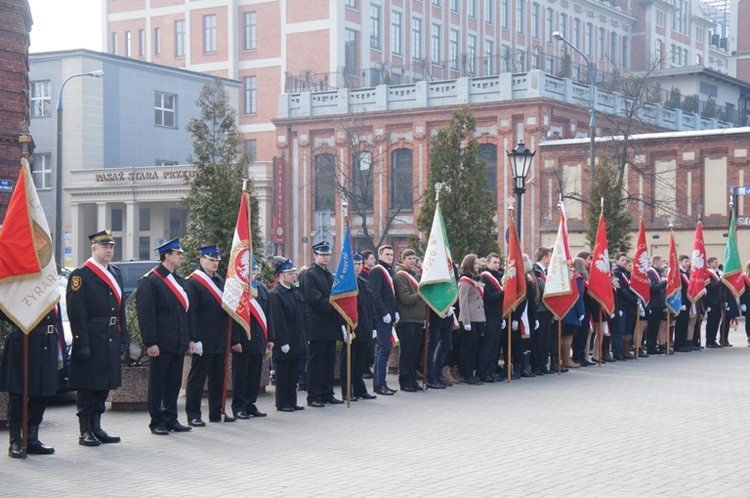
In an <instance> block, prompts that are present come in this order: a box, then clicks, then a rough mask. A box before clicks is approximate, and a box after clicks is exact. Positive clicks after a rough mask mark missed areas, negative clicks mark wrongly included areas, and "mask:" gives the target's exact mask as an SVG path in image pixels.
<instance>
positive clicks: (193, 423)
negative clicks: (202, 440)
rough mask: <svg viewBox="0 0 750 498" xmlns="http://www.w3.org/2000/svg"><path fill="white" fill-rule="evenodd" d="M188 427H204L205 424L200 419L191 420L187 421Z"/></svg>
mask: <svg viewBox="0 0 750 498" xmlns="http://www.w3.org/2000/svg"><path fill="white" fill-rule="evenodd" d="M188 425H189V426H190V427H205V426H206V423H205V422H204V421H203V420H201V419H200V418H191V419H190V420H188Z"/></svg>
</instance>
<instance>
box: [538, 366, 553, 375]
mask: <svg viewBox="0 0 750 498" xmlns="http://www.w3.org/2000/svg"><path fill="white" fill-rule="evenodd" d="M539 370H540V371H541V372H542V373H543V374H551V373H554V372H552V371H551V370H550V369H549V368H547V365H542V366H541V367H539Z"/></svg>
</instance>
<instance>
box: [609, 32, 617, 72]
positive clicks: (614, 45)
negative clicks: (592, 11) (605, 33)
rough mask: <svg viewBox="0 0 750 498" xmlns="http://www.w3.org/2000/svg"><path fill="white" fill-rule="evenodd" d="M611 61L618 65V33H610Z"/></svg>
mask: <svg viewBox="0 0 750 498" xmlns="http://www.w3.org/2000/svg"><path fill="white" fill-rule="evenodd" d="M609 59H610V60H609V62H610V63H611V64H615V65H617V33H610V34H609Z"/></svg>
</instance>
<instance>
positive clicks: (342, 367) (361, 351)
mask: <svg viewBox="0 0 750 498" xmlns="http://www.w3.org/2000/svg"><path fill="white" fill-rule="evenodd" d="M369 343H370V341H369V340H367V341H364V342H363V341H352V365H351V367H352V376H351V380H349V378H347V373H346V357H347V355H346V349H347V346H346V344H344V346H343V347H342V348H341V360H340V361H339V372H340V375H341V397H343V398H346V386H348V385H349V382H351V384H352V396H362V395H364V394H367V387H365V381H364V380H362V375H364V373H365V366H366V365H367V357H368V355H369V354H370V352H369V347H370V345H369Z"/></svg>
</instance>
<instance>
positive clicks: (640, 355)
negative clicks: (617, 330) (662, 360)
mask: <svg viewBox="0 0 750 498" xmlns="http://www.w3.org/2000/svg"><path fill="white" fill-rule="evenodd" d="M638 358H648V351H646V350H645V349H641V350H640V351H638Z"/></svg>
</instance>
